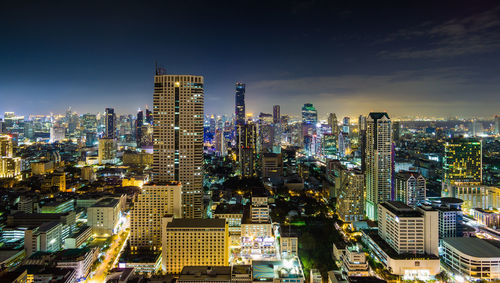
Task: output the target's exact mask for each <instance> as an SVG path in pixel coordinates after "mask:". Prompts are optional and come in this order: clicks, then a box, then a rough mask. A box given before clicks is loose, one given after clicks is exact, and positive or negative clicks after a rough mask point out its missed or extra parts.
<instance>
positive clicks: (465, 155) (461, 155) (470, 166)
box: [443, 139, 483, 185]
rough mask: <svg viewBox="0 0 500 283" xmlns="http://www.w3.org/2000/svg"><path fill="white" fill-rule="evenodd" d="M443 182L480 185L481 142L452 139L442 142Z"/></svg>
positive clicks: (481, 165) (481, 173)
mask: <svg viewBox="0 0 500 283" xmlns="http://www.w3.org/2000/svg"><path fill="white" fill-rule="evenodd" d="M443 173H444V176H443V184H449V185H480V184H481V182H482V178H483V159H482V143H481V140H478V139H453V140H449V141H447V142H446V143H445V144H444V159H443Z"/></svg>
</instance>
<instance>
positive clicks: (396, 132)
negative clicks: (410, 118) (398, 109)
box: [392, 122, 401, 142]
mask: <svg viewBox="0 0 500 283" xmlns="http://www.w3.org/2000/svg"><path fill="white" fill-rule="evenodd" d="M400 136H401V123H400V122H393V123H392V140H393V141H394V142H397V141H399V137H400Z"/></svg>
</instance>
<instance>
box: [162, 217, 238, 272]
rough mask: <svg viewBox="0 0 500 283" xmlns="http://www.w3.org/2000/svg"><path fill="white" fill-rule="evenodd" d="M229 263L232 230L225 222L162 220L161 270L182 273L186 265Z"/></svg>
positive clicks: (217, 220) (212, 220) (218, 220)
mask: <svg viewBox="0 0 500 283" xmlns="http://www.w3.org/2000/svg"><path fill="white" fill-rule="evenodd" d="M228 264H229V231H228V224H227V222H226V221H225V220H224V219H173V218H165V219H164V220H163V221H162V269H163V270H164V271H165V272H166V273H169V274H179V273H180V272H181V271H182V268H183V267H184V266H193V265H200V266H201V265H208V266H227V265H228Z"/></svg>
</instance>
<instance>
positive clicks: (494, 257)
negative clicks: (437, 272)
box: [441, 238, 500, 281]
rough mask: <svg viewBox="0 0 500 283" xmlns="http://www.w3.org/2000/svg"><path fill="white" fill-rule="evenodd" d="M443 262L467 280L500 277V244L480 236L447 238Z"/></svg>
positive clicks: (444, 244)
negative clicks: (479, 237)
mask: <svg viewBox="0 0 500 283" xmlns="http://www.w3.org/2000/svg"><path fill="white" fill-rule="evenodd" d="M442 248H443V255H442V257H441V258H442V263H443V264H444V265H445V266H447V267H448V268H449V269H451V271H452V272H455V273H458V274H460V275H461V276H463V277H465V279H466V280H471V281H475V280H481V279H485V280H490V279H498V278H500V244H499V243H498V241H493V240H483V239H478V238H446V239H443V242H442Z"/></svg>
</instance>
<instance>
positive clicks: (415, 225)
mask: <svg viewBox="0 0 500 283" xmlns="http://www.w3.org/2000/svg"><path fill="white" fill-rule="evenodd" d="M379 210H380V211H379V215H378V234H379V236H380V237H381V238H382V239H383V240H384V241H385V242H386V243H387V244H389V246H391V247H392V248H393V249H394V250H395V251H396V252H397V253H398V254H429V255H438V239H439V230H438V212H437V211H436V210H434V209H432V208H430V207H425V206H421V207H419V208H418V209H417V210H415V209H413V208H411V207H410V206H408V205H406V204H404V203H402V202H398V201H387V202H384V203H381V204H379Z"/></svg>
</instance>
